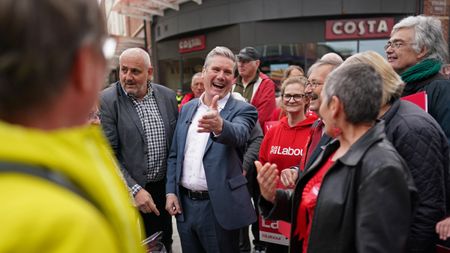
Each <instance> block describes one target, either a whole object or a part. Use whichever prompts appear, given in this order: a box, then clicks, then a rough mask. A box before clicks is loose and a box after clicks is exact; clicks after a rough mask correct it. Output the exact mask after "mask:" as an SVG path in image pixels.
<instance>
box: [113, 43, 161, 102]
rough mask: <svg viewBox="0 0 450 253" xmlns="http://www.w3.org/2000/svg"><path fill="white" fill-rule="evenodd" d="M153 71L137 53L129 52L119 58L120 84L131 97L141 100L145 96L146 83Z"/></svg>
mask: <svg viewBox="0 0 450 253" xmlns="http://www.w3.org/2000/svg"><path fill="white" fill-rule="evenodd" d="M152 72H153V69H152V67H151V66H149V65H148V64H146V63H145V60H144V58H143V56H142V55H141V54H139V53H135V52H130V53H127V54H124V55H122V56H121V58H120V84H121V85H122V87H123V89H124V90H125V91H126V92H127V93H128V94H129V95H131V96H133V97H135V98H138V99H141V98H143V97H144V96H145V95H146V94H147V89H148V87H147V81H148V80H149V78H150V76H151V74H152Z"/></svg>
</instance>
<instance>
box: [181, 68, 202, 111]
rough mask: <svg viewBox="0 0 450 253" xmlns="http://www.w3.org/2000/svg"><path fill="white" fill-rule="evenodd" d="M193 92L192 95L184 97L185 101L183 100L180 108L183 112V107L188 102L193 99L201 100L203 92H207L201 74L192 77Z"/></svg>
mask: <svg viewBox="0 0 450 253" xmlns="http://www.w3.org/2000/svg"><path fill="white" fill-rule="evenodd" d="M191 90H192V93H188V94H186V95H184V97H183V100H181V103H180V106H179V107H178V110H181V107H182V106H183V105H184V104H186V103H187V102H189V101H191V100H192V99H194V98H199V97H200V95H202V94H203V92H204V91H205V86H204V84H203V76H202V73H201V72H198V73H195V74H194V75H193V76H192V80H191Z"/></svg>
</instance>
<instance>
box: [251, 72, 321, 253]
mask: <svg viewBox="0 0 450 253" xmlns="http://www.w3.org/2000/svg"><path fill="white" fill-rule="evenodd" d="M307 81H308V80H307V79H306V78H305V77H290V78H288V79H286V80H285V81H284V82H283V84H282V86H281V96H282V99H283V100H282V101H283V104H282V106H283V109H284V111H285V112H286V115H287V116H286V117H283V118H281V120H280V124H278V125H276V126H273V127H272V128H270V129H269V131H268V132H267V133H266V135H265V136H264V139H263V141H262V143H261V147H260V150H259V161H261V162H262V163H263V164H264V163H266V162H269V163H275V164H277V166H278V168H279V169H280V170H282V169H284V168H289V167H291V166H294V165H298V164H299V163H300V160H301V158H302V156H303V153H304V150H303V148H304V146H305V145H306V141H307V139H308V136H309V133H310V127H311V125H312V124H313V122H314V121H315V120H316V119H317V118H316V117H309V118H308V117H306V115H305V104H307V102H308V101H307V99H306V96H305V85H306V83H307ZM278 187H279V188H284V187H283V185H282V183H281V181H279V182H278ZM287 250H288V248H287V247H286V246H281V245H276V244H268V246H267V252H277V253H278V252H287Z"/></svg>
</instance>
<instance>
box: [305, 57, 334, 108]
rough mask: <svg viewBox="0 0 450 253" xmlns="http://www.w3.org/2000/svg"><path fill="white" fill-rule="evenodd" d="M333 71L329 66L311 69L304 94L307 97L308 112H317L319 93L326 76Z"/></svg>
mask: <svg viewBox="0 0 450 253" xmlns="http://www.w3.org/2000/svg"><path fill="white" fill-rule="evenodd" d="M332 70H333V66H331V65H321V66H318V67H315V68H314V69H312V71H311V73H310V75H309V77H308V85H306V88H305V93H306V94H308V95H309V98H310V100H309V110H311V111H313V112H316V113H317V112H318V111H319V107H320V101H321V99H320V92H321V91H322V87H323V84H324V82H325V79H326V78H327V76H328V74H330V72H331V71H332Z"/></svg>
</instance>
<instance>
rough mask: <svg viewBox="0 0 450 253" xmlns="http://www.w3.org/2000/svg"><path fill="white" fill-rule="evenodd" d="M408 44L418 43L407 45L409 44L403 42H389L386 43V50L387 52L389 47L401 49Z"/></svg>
mask: <svg viewBox="0 0 450 253" xmlns="http://www.w3.org/2000/svg"><path fill="white" fill-rule="evenodd" d="M407 44H409V45H414V44H416V43H407V42H403V41H388V42H387V43H386V45H384V50H387V49H388V48H389V47H392V48H395V49H399V48H401V47H403V46H405V45H407Z"/></svg>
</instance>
